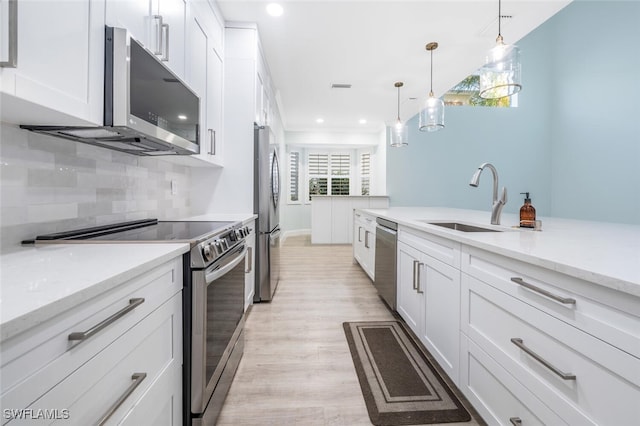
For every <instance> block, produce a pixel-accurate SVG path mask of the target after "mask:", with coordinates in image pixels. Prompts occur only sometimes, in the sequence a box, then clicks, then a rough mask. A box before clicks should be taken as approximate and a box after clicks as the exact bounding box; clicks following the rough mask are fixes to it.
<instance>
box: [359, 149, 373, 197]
mask: <svg viewBox="0 0 640 426" xmlns="http://www.w3.org/2000/svg"><path fill="white" fill-rule="evenodd" d="M360 188H361V190H360V192H361V195H370V194H371V153H369V152H363V153H362V154H361V155H360Z"/></svg>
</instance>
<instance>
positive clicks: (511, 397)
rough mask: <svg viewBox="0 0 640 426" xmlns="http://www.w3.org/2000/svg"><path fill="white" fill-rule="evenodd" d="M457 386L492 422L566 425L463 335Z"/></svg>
mask: <svg viewBox="0 0 640 426" xmlns="http://www.w3.org/2000/svg"><path fill="white" fill-rule="evenodd" d="M460 348H461V354H462V355H463V358H462V359H461V361H460V383H459V384H458V386H459V387H460V389H461V390H462V392H463V393H464V394H465V396H466V397H467V398H468V399H469V401H470V402H471V403H472V404H473V406H474V407H475V408H476V409H477V410H478V412H479V413H480V415H481V416H482V418H483V419H484V420H485V421H486V422H487V423H489V424H495V425H513V426H519V425H523V426H524V425H527V426H528V425H550V426H551V425H553V426H561V425H566V424H567V423H565V422H564V421H562V420H561V419H560V417H558V416H557V415H556V414H555V413H554V412H553V411H551V410H550V409H549V408H548V407H547V406H546V405H544V404H543V403H542V402H541V401H540V400H539V399H538V398H536V396H535V395H534V394H532V393H531V392H530V391H528V390H527V389H526V388H525V387H524V386H523V385H522V384H521V383H520V382H518V380H516V379H515V378H514V377H513V376H512V375H511V374H509V373H508V372H507V371H506V370H505V369H504V368H502V367H501V366H500V365H499V364H498V363H497V362H496V361H494V360H493V358H491V357H490V356H489V355H487V353H486V352H484V351H483V350H482V349H480V348H479V347H478V345H476V344H475V343H474V342H473V341H472V340H470V339H467V338H466V337H465V336H464V335H463V336H462V339H461V342H460Z"/></svg>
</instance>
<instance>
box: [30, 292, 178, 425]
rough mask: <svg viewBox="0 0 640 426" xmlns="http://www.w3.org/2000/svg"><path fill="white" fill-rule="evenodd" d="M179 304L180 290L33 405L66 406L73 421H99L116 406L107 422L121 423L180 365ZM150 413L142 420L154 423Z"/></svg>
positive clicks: (86, 423) (39, 407) (85, 423)
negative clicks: (141, 376)
mask: <svg viewBox="0 0 640 426" xmlns="http://www.w3.org/2000/svg"><path fill="white" fill-rule="evenodd" d="M181 306H182V298H181V295H180V294H177V295H175V296H174V297H173V298H172V299H171V300H169V301H167V302H166V303H164V304H163V305H162V306H161V307H160V308H158V309H156V310H155V311H154V312H152V313H151V314H150V315H149V316H148V317H146V318H145V319H144V320H142V321H141V322H139V323H138V324H136V325H135V326H134V327H133V328H131V329H130V330H129V331H128V332H127V333H125V334H124V335H123V336H121V337H120V338H119V339H117V340H116V341H115V342H113V343H112V344H110V345H109V346H107V347H106V348H105V349H104V350H103V351H101V352H100V353H98V354H97V355H96V356H95V357H94V358H92V359H91V360H89V361H88V362H87V363H86V364H84V365H83V366H82V367H80V368H79V369H78V370H76V371H75V372H74V373H73V374H71V375H70V376H69V377H67V378H66V379H65V380H64V381H63V382H62V383H60V384H58V385H57V386H55V387H54V388H53V389H51V390H50V391H49V392H47V393H46V394H45V395H43V396H42V397H41V398H39V399H38V400H37V401H36V402H35V403H34V404H32V405H31V406H30V407H29V408H31V409H33V410H34V411H35V410H39V409H43V410H44V409H51V408H65V409H68V410H69V421H70V423H71V424H74V425H89V424H96V423H97V422H98V421H99V420H101V419H103V416H105V415H106V414H107V413H109V412H111V411H112V412H113V414H112V415H111V417H109V420H108V421H107V423H106V424H117V423H119V422H120V420H121V419H122V418H123V417H125V416H127V415H128V412H129V411H131V410H132V409H134V408H135V406H136V405H137V400H139V399H141V398H142V397H143V395H144V394H145V393H146V392H147V391H148V390H151V388H152V386H156V383H155V382H156V381H157V379H158V378H159V377H160V376H161V374H162V373H163V372H164V371H165V370H167V369H175V368H176V367H178V368H180V367H179V366H181V364H182V356H181V353H182V352H181V341H182V331H181V324H182V320H181ZM136 373H142V374H146V376H145V377H144V378H142V379H140V378H138V379H137V382H136V380H134V379H133V375H134V374H136ZM135 383H137V386H135V388H134V385H135ZM131 388H134V389H133V391H132V392H131V393H130V394H129V395H128V397H127V398H126V399H124V401H123V402H122V404H121V405H120V406H119V407H118V408H117V409H115V410H112V408H113V406H114V403H115V402H116V401H117V400H118V398H120V397H121V396H124V395H125V394H126V392H127V391H128V390H131ZM156 408H157V409H161V408H162V407H159V406H158V407H156ZM147 414H149V413H147ZM152 417H153V416H150V417H148V420H149V422H147V421H145V422H143V423H139V424H141V425H142V424H149V425H151V424H152V423H151V421H150V420H151V419H152Z"/></svg>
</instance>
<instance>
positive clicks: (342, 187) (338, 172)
mask: <svg viewBox="0 0 640 426" xmlns="http://www.w3.org/2000/svg"><path fill="white" fill-rule="evenodd" d="M307 158H308V162H307V173H308V177H309V180H308V181H309V200H311V196H312V195H349V194H350V185H351V154H349V153H341V152H337V153H309V155H308V157H307Z"/></svg>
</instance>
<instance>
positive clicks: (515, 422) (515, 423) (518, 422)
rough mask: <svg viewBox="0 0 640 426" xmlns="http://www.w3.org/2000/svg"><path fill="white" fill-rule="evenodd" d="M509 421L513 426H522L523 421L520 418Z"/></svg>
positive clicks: (512, 418)
mask: <svg viewBox="0 0 640 426" xmlns="http://www.w3.org/2000/svg"><path fill="white" fill-rule="evenodd" d="M509 421H510V422H511V424H512V425H513V426H520V425H522V419H521V418H520V417H511V418H509Z"/></svg>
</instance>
